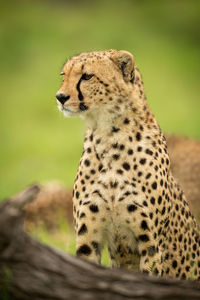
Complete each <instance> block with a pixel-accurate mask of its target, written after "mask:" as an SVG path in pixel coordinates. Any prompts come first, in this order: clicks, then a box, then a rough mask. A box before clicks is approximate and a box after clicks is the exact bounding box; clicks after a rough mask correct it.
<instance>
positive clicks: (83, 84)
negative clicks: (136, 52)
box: [56, 50, 138, 119]
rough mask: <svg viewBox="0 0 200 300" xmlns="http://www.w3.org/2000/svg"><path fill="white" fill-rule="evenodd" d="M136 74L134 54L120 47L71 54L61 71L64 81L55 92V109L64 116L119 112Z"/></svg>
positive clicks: (89, 115) (93, 116)
mask: <svg viewBox="0 0 200 300" xmlns="http://www.w3.org/2000/svg"><path fill="white" fill-rule="evenodd" d="M136 73H138V71H137V69H136V68H135V64H134V58H133V55H132V54H131V53H129V52H127V51H123V50H121V51H116V50H108V51H96V52H89V53H82V54H80V55H78V56H75V57H72V58H71V59H69V60H68V61H67V62H66V63H65V65H64V67H63V70H62V72H61V75H62V76H63V82H62V85H61V87H60V89H59V90H58V92H57V94H56V98H57V105H58V108H59V110H60V111H62V112H63V113H64V115H65V116H77V115H80V116H82V117H83V118H94V119H95V118H97V117H98V115H99V114H102V113H103V114H104V115H105V114H106V113H109V114H110V115H111V114H112V115H115V114H120V113H122V111H123V109H124V108H125V106H124V103H125V102H126V99H129V98H130V97H129V96H130V94H131V93H132V92H133V90H134V78H135V76H136ZM137 76H138V75H137ZM127 101H128V100H127Z"/></svg>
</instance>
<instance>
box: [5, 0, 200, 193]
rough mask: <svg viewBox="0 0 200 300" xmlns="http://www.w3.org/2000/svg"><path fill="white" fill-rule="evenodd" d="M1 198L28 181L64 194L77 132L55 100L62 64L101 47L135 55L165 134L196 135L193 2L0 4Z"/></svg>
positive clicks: (199, 13) (199, 11)
mask: <svg viewBox="0 0 200 300" xmlns="http://www.w3.org/2000/svg"><path fill="white" fill-rule="evenodd" d="M0 8H1V9H0V82H1V95H0V105H1V108H0V137H1V144H0V199H2V198H4V197H7V196H11V195H12V194H15V193H16V192H18V191H19V190H21V189H23V188H24V187H25V186H27V185H29V184H30V183H33V182H45V181H49V180H55V179H56V180H60V181H62V182H64V183H65V185H67V186H69V187H71V186H72V184H73V180H74V177H75V173H76V170H77V166H78V163H79V158H80V155H81V152H82V143H83V136H84V132H85V125H84V124H83V122H82V121H81V120H79V119H64V117H63V115H62V114H61V113H60V112H59V111H58V110H57V107H56V101H55V94H56V91H57V89H58V88H59V86H60V83H61V78H60V77H59V73H60V71H61V68H62V65H63V63H64V62H65V60H66V59H67V58H68V57H69V56H72V55H74V54H77V53H80V52H83V51H91V50H103V49H109V48H115V49H125V50H128V51H130V52H132V53H133V54H134V56H135V60H136V63H137V66H138V67H139V68H140V70H141V72H142V74H143V79H144V83H145V88H146V95H147V99H148V102H149V105H150V107H151V108H152V110H153V112H154V113H155V115H156V117H157V120H158V121H159V123H160V126H161V128H162V129H163V130H164V131H165V132H167V133H176V134H182V135H185V136H190V137H194V138H200V121H199V117H200V101H199V78H200V76H199V69H200V23H199V18H200V1H198V0H190V1H189V0H168V1H161V0H159V1H156V0H152V1H151V0H146V1H144V0H138V1H136V0H121V1H120V0H110V1H108V0H107V1H106V0H101V1H94V0H93V1H84V0H82V1H77V0H74V1H59V0H57V1H47V0H46V1H36V0H35V1H28V0H27V1H20V0H19V1H4V2H2V3H1V4H0Z"/></svg>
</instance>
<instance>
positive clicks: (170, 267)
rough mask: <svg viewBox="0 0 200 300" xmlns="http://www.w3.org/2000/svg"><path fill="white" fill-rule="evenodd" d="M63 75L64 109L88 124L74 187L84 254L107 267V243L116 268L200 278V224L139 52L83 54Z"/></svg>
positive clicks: (61, 95) (59, 95)
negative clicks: (175, 169) (150, 97)
mask: <svg viewBox="0 0 200 300" xmlns="http://www.w3.org/2000/svg"><path fill="white" fill-rule="evenodd" d="M61 75H62V76H63V82H62V85H61V87H60V89H59V90H58V92H57V94H56V98H57V105H58V108H59V110H60V111H62V112H63V113H64V115H65V116H67V117H68V116H80V117H81V118H82V119H83V120H84V121H85V122H86V124H87V127H88V129H87V132H86V136H85V139H84V149H83V154H82V157H81V160H80V164H79V168H78V173H77V176H76V179H75V183H74V190H73V214H74V220H75V230H76V249H77V250H76V253H77V255H78V256H80V257H82V258H85V259H88V260H90V261H93V262H95V263H97V264H100V263H101V254H102V249H103V246H104V243H105V242H106V243H107V246H108V251H109V255H110V261H111V266H112V267H122V268H127V269H131V270H135V271H140V272H142V273H145V274H149V275H158V276H163V277H175V278H181V279H200V257H199V250H200V247H199V246H200V236H199V231H198V226H197V223H196V221H195V219H194V217H193V215H192V213H191V212H190V209H189V207H188V203H187V201H186V198H185V196H184V194H183V192H182V190H181V189H180V187H179V185H178V184H177V183H176V182H175V180H174V178H173V176H172V175H171V171H170V160H169V156H168V152H167V146H166V139H165V137H164V136H163V134H162V131H161V129H160V127H159V125H158V123H157V121H156V120H155V117H154V115H153V114H152V112H151V110H150V108H149V107H148V105H147V101H146V97H145V94H144V86H143V81H142V78H141V75H140V72H139V69H138V68H137V67H136V65H135V62H134V57H133V55H132V54H131V53H129V52H127V51H124V50H121V51H117V50H107V51H95V52H89V53H81V54H80V55H78V56H74V57H72V58H70V59H69V60H67V62H66V63H65V65H64V67H63V70H62V72H61Z"/></svg>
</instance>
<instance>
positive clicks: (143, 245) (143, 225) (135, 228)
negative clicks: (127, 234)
mask: <svg viewBox="0 0 200 300" xmlns="http://www.w3.org/2000/svg"><path fill="white" fill-rule="evenodd" d="M126 211H128V215H127V217H126V222H127V224H129V225H128V227H129V230H130V231H131V232H132V234H133V236H134V239H135V241H136V244H137V246H136V248H137V251H138V255H139V270H140V271H141V272H142V273H146V274H154V275H159V276H161V275H162V267H161V266H162V264H161V253H160V250H159V247H158V240H157V236H158V234H157V232H156V228H155V225H154V222H153V220H152V219H151V218H150V216H149V212H148V209H147V208H146V207H143V206H142V205H138V204H137V203H136V202H134V203H133V202H132V203H130V204H128V205H127V207H126ZM133 259H135V258H134V257H133ZM125 267H126V266H125ZM128 268H129V269H130V268H131V266H129V267H128ZM132 269H135V266H134V264H133V265H132Z"/></svg>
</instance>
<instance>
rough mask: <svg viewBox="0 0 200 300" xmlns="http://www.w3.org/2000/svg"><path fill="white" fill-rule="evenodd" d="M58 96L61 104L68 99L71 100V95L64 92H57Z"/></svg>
mask: <svg viewBox="0 0 200 300" xmlns="http://www.w3.org/2000/svg"><path fill="white" fill-rule="evenodd" d="M56 98H57V99H58V101H59V102H60V103H61V104H64V103H65V102H66V101H67V100H69V98H70V96H66V95H64V94H62V93H59V94H56Z"/></svg>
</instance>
